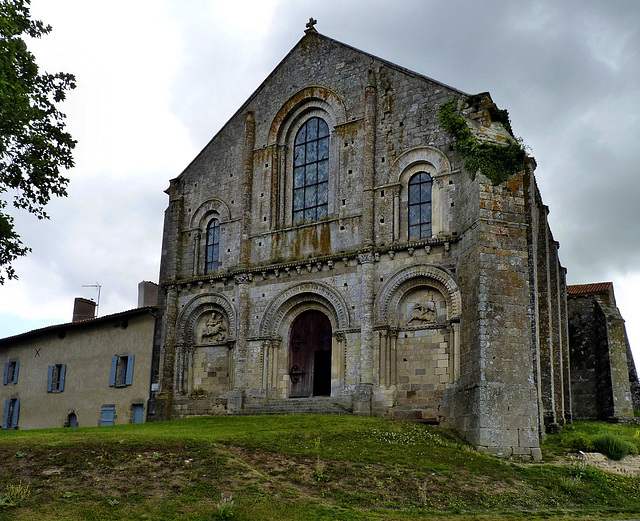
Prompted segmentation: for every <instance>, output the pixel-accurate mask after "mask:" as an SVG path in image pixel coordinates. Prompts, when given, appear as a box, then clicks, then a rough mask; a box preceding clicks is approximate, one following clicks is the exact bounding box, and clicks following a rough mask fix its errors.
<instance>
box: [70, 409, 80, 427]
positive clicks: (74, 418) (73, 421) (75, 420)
mask: <svg viewBox="0 0 640 521" xmlns="http://www.w3.org/2000/svg"><path fill="white" fill-rule="evenodd" d="M67 425H68V426H69V427H77V426H78V417H77V416H76V413H75V412H72V413H69V416H67Z"/></svg>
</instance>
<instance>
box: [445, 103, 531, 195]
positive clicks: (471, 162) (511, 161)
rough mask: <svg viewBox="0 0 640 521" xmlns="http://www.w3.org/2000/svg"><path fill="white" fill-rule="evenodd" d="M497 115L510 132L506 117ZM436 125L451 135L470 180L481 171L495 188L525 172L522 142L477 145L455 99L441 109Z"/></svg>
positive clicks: (480, 143) (503, 114) (519, 140)
mask: <svg viewBox="0 0 640 521" xmlns="http://www.w3.org/2000/svg"><path fill="white" fill-rule="evenodd" d="M500 115H501V116H502V117H501V121H502V123H503V125H504V126H505V128H506V129H507V130H509V131H510V129H511V123H510V122H509V116H508V113H507V112H506V111H504V110H503V111H500ZM438 123H440V126H441V127H442V128H444V129H445V130H446V131H447V132H450V133H451V134H453V137H454V139H455V147H456V149H457V150H458V152H460V155H461V156H462V158H463V159H464V167H465V168H466V170H467V171H468V172H469V175H470V176H471V179H474V178H475V176H476V173H477V172H478V170H480V171H481V172H482V173H483V174H484V175H485V176H486V177H488V178H489V179H490V180H491V182H492V183H493V184H494V185H498V184H500V183H502V182H504V181H506V180H507V179H509V178H510V177H511V176H512V175H513V174H515V173H516V172H520V171H521V170H523V169H524V164H525V160H526V158H527V152H526V150H525V147H524V145H523V143H522V140H521V139H516V138H514V139H511V140H509V142H508V143H506V144H498V143H490V142H486V141H478V139H477V138H476V137H475V136H474V135H473V133H472V132H471V129H470V128H469V126H468V125H467V122H466V120H465V118H463V117H462V116H461V115H460V114H459V113H458V99H457V98H453V99H451V100H449V101H447V102H446V103H443V104H442V105H440V109H439V112H438Z"/></svg>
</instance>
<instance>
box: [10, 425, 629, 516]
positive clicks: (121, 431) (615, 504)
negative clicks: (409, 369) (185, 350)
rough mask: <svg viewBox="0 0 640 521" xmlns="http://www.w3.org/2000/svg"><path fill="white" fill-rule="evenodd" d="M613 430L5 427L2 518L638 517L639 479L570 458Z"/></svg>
mask: <svg viewBox="0 0 640 521" xmlns="http://www.w3.org/2000/svg"><path fill="white" fill-rule="evenodd" d="M612 431H615V432H616V433H617V435H618V436H620V437H622V438H625V439H626V443H627V444H630V445H629V446H630V447H631V446H634V445H633V443H634V442H635V441H638V440H639V439H640V438H639V437H638V436H639V432H638V430H637V429H636V427H634V426H613V425H608V424H590V423H584V424H582V423H577V424H574V425H572V426H569V427H566V428H565V429H563V431H562V433H561V434H559V435H553V436H550V437H549V438H548V440H547V441H546V442H545V446H544V447H543V452H544V459H543V461H542V462H541V463H532V462H522V461H518V460H515V459H513V460H501V459H498V458H494V457H491V456H489V455H486V454H480V453H478V452H476V451H474V450H473V449H472V448H471V447H469V446H468V445H467V444H465V443H464V442H462V441H461V440H460V439H458V437H457V436H456V435H455V433H453V432H451V431H446V430H442V429H440V428H438V427H434V426H426V425H422V424H414V423H407V422H398V421H396V422H394V421H388V420H382V419H379V418H362V417H354V416H259V417H258V416H247V417H236V416H215V417H203V418H193V419H188V420H175V421H170V422H162V423H149V424H139V425H125V426H115V427H94V428H77V429H50V430H37V431H3V432H0V458H1V459H2V465H1V466H0V521H4V520H9V519H11V520H36V519H37V520H48V519H56V520H59V519H69V520H81V519H82V520H112V519H113V520H173V519H180V520H189V521H196V520H215V519H233V520H259V521H262V520H264V521H269V520H274V521H275V520H277V521H287V520H296V521H299V520H332V521H333V520H345V521H346V520H384V521H394V520H398V521H400V520H413V519H447V520H457V519H474V520H489V519H492V520H493V519H497V518H499V519H581V520H584V519H598V520H600V519H612V518H617V519H622V518H630V517H638V514H639V513H640V478H638V477H624V476H619V475H616V474H609V473H605V472H602V471H600V470H597V469H595V468H593V467H590V466H588V465H585V464H584V463H579V462H578V460H576V459H575V458H573V459H572V458H568V457H567V454H568V452H569V451H571V450H575V449H576V448H580V447H585V446H587V445H589V443H591V440H592V439H593V437H594V436H595V435H596V434H598V433H603V432H612ZM632 451H633V450H632ZM636 452H637V450H636Z"/></svg>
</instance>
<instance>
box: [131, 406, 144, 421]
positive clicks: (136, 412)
mask: <svg viewBox="0 0 640 521" xmlns="http://www.w3.org/2000/svg"><path fill="white" fill-rule="evenodd" d="M143 414H144V405H134V406H133V423H142V421H143V418H144V416H143Z"/></svg>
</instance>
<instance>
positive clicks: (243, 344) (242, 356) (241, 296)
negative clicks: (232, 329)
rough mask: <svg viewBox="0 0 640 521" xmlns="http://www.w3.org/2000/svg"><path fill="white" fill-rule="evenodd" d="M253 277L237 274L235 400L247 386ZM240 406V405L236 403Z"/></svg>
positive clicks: (233, 385) (234, 361)
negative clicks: (250, 286) (250, 285)
mask: <svg viewBox="0 0 640 521" xmlns="http://www.w3.org/2000/svg"><path fill="white" fill-rule="evenodd" d="M251 280H252V277H251V274H249V273H244V274H242V275H236V276H235V283H236V302H237V303H238V338H237V341H236V349H235V353H234V356H233V383H232V387H233V391H232V393H233V398H232V399H233V400H235V401H237V400H240V407H241V406H242V405H241V404H242V393H243V388H244V386H245V372H246V370H247V347H248V340H247V339H248V338H249V319H250V312H251V310H250V304H251V303H250V294H249V283H250V282H251ZM234 407H238V405H237V404H236V405H234Z"/></svg>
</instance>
